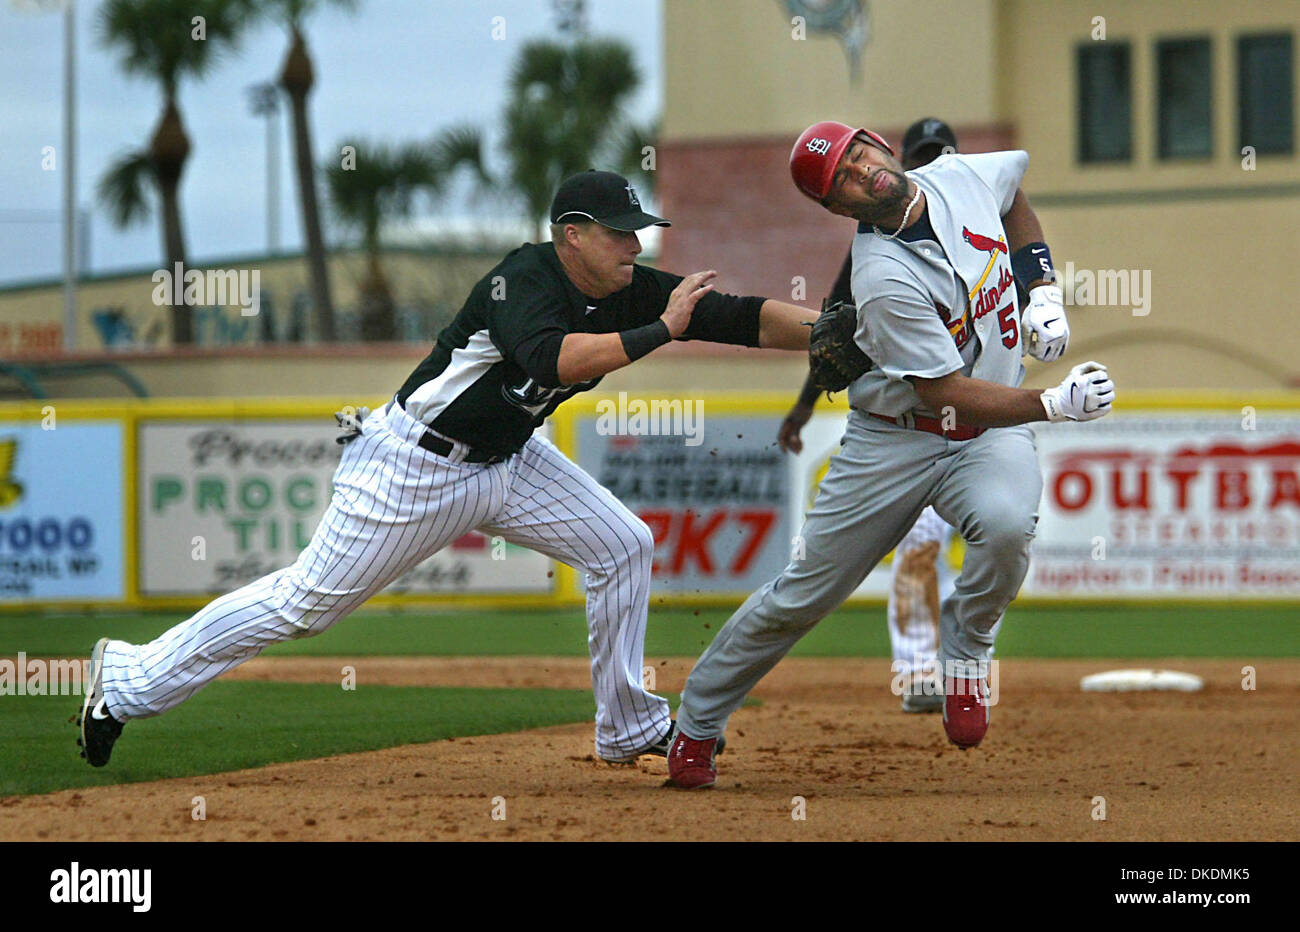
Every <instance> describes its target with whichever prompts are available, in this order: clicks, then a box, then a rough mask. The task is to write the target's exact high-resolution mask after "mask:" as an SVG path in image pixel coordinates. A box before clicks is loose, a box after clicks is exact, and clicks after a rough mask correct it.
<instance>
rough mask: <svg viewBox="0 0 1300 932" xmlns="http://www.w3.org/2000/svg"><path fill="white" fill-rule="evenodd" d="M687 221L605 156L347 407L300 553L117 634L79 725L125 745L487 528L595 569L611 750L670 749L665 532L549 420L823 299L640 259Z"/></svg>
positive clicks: (795, 340) (592, 605)
mask: <svg viewBox="0 0 1300 932" xmlns="http://www.w3.org/2000/svg"><path fill="white" fill-rule="evenodd" d="M652 224H653V225H659V226H667V225H668V221H666V220H663V219H661V218H659V217H655V216H652V215H651V214H648V213H646V212H645V211H643V210H642V209H641V205H640V203H639V201H638V200H637V196H636V192H635V191H634V190H633V188H632V186H631V185H630V184H628V182H627V179H625V178H623V177H621V176H619V175H616V174H614V173H612V172H597V171H589V172H584V173H582V174H579V175H575V176H573V177H571V178H569V179H568V180H566V181H565V182H564V183H563V184H562V185H561V186H560V189H559V191H558V192H557V193H556V196H555V200H554V202H553V204H552V208H551V242H549V243H543V244H528V245H524V246H521V247H519V248H518V249H516V250H514V251H513V252H511V253H510V254H509V255H508V256H506V257H505V259H503V260H502V261H501V262H500V263H498V264H497V266H496V267H495V268H493V269H492V270H491V271H490V272H488V274H487V275H485V276H484V277H483V279H482V280H481V281H479V283H478V284H477V285H475V286H474V289H473V290H472V291H471V292H470V295H469V298H468V299H467V300H466V302H465V305H464V307H462V308H461V310H460V312H459V313H458V314H457V315H456V317H455V319H454V320H453V321H452V322H451V324H450V325H448V326H447V327H446V328H445V329H444V330H443V331H442V332H441V333H440V334H439V335H438V339H437V343H436V345H435V346H434V348H433V351H432V352H431V353H430V354H429V355H428V357H427V358H425V359H424V361H423V362H421V363H420V364H419V366H417V367H416V369H415V371H414V372H413V373H412V374H411V376H410V378H408V379H407V380H406V382H405V384H403V385H402V387H401V389H400V390H399V391H398V392H397V394H396V396H395V397H394V398H393V400H392V401H390V402H388V403H387V404H386V405H384V406H383V408H381V409H380V410H379V411H376V412H375V413H373V414H369V412H365V411H364V409H362V411H361V413H360V416H359V417H352V418H348V419H346V424H345V426H347V427H348V433H347V434H346V435H345V438H340V439H341V440H343V439H346V440H347V442H346V443H345V445H344V447H343V453H342V457H341V459H340V462H339V466H338V469H337V471H336V472H335V474H334V494H333V497H332V499H331V501H330V504H329V506H328V508H327V509H326V511H325V514H324V516H323V517H322V518H321V522H320V525H319V526H318V527H317V529H316V532H315V535H314V536H313V537H312V540H311V543H310V544H309V545H308V547H307V549H306V550H304V551H303V553H302V554H301V555H300V556H299V557H298V560H297V562H295V563H294V564H293V565H292V566H289V567H286V568H285V569H282V570H279V571H277V572H274V573H271V574H270V575H268V576H265V577H263V578H262V579H259V580H257V581H256V582H253V583H251V584H249V585H247V586H245V587H244V588H242V589H239V590H237V591H235V592H232V593H230V594H228V595H225V596H222V597H221V598H219V599H217V600H216V601H214V602H212V603H210V604H209V605H208V606H206V607H205V608H203V609H201V610H200V611H199V612H198V613H197V614H195V615H194V616H193V617H191V618H189V619H187V620H186V621H184V622H182V623H181V624H179V625H177V626H176V627H174V628H172V629H171V630H169V631H167V632H165V633H164V634H162V635H161V636H160V637H158V638H157V639H155V640H154V641H152V642H150V643H148V644H142V645H135V644H129V643H127V642H125V641H117V640H110V639H108V638H103V639H101V640H100V641H99V642H98V643H97V644H96V645H95V648H94V651H93V653H92V656H91V673H90V685H89V687H88V688H87V689H86V699H85V702H84V704H83V707H82V714H81V717H80V722H79V724H80V728H81V737H80V739H79V742H78V743H80V744H81V745H82V748H83V751H82V753H83V755H84V756H85V757H86V759H87V760H88V761H89V762H90V763H91V764H92V765H94V766H97V767H98V766H103V765H104V764H105V763H107V762H108V759H109V754H110V752H111V750H112V747H113V743H114V742H115V741H116V740H117V737H118V735H119V734H120V733H121V730H122V726H123V724H124V723H125V722H127V721H129V720H130V719H133V718H143V717H146V716H151V715H159V714H161V713H162V712H165V711H167V710H168V709H170V708H172V707H173V706H175V705H177V704H179V703H180V702H182V701H184V700H185V699H187V698H188V697H190V696H192V695H193V694H194V693H195V692H197V691H198V690H199V689H201V688H202V687H203V686H204V685H206V684H207V683H208V682H210V681H211V680H212V679H214V678H215V677H217V676H218V675H220V674H221V673H223V672H225V671H226V670H229V669H231V668H232V667H235V666H237V665H238V664H240V663H243V662H244V661H245V660H248V659H249V658H251V657H253V656H255V655H256V654H258V653H260V652H261V651H262V650H263V649H265V648H266V647H269V646H270V645H272V644H275V643H277V642H280V641H285V640H289V639H291V638H300V637H307V636H310V635H314V634H319V633H321V632H322V631H324V630H326V629H327V628H329V627H330V626H331V625H333V624H334V623H335V622H337V621H339V620H340V619H342V618H344V617H345V616H347V615H348V614H349V613H351V612H352V611H354V610H355V609H356V608H358V607H359V606H360V605H361V604H362V603H364V602H365V601H366V599H368V598H370V596H372V595H374V594H375V593H376V592H378V591H379V590H381V589H382V588H383V587H384V586H386V585H387V584H388V583H390V582H391V581H392V580H394V579H396V578H397V577H398V576H400V575H402V574H403V573H405V572H406V571H407V570H409V569H410V568H411V567H413V566H415V565H416V564H417V563H420V562H421V561H423V560H425V559H426V558H428V557H429V556H431V555H433V554H434V553H436V552H438V551H439V550H441V549H442V548H443V547H445V546H446V545H447V544H449V543H450V542H451V541H453V540H455V539H456V538H458V537H460V536H461V535H463V534H465V533H466V532H467V531H471V530H474V529H477V530H479V531H482V532H483V533H484V534H488V535H490V536H499V537H502V538H504V539H505V540H507V541H510V542H512V543H515V544H520V545H522V546H525V547H529V548H531V549H533V550H536V551H539V552H541V553H544V554H547V555H548V556H551V557H553V558H555V559H557V560H560V561H562V562H564V563H567V564H569V565H570V566H573V567H575V568H578V569H581V570H583V571H585V572H586V582H587V622H588V627H589V638H588V643H589V646H590V650H591V680H592V687H593V690H594V692H595V696H596V753H597V754H598V755H599V756H600V757H601V758H603V759H606V760H610V761H627V760H632V759H633V758H635V757H637V756H638V755H640V754H647V753H658V754H661V755H663V754H666V751H667V741H668V737H669V734H670V733H671V730H672V725H671V722H670V719H669V717H668V703H667V701H666V700H664V699H662V698H660V697H659V696H655V695H653V694H651V693H649V692H647V691H646V690H645V689H644V688H643V687H642V684H641V675H642V663H643V658H642V646H643V642H644V638H645V626H646V615H647V611H648V608H649V601H650V565H651V556H652V553H653V550H654V540H653V537H652V535H651V533H650V530H649V528H648V527H647V526H646V524H645V522H643V521H641V520H640V519H639V518H638V517H637V516H636V515H634V514H633V513H632V512H630V511H629V510H628V509H627V508H626V507H625V506H624V505H623V504H622V503H621V502H620V501H619V500H618V499H617V498H615V497H614V495H613V494H612V493H611V492H610V491H609V490H608V489H606V488H604V487H603V486H601V485H600V483H598V482H597V481H596V480H595V479H593V478H592V477H591V476H590V475H588V474H587V473H586V472H584V471H583V470H582V469H580V468H578V466H577V465H575V464H574V463H573V462H572V461H570V460H569V459H568V458H567V457H566V456H564V454H562V453H561V452H560V451H559V450H558V449H556V448H555V446H554V445H553V444H551V443H550V442H549V441H547V440H545V439H544V438H542V437H540V436H536V435H535V434H534V431H535V430H536V428H537V427H539V426H540V425H541V424H542V422H543V421H544V420H545V419H546V417H547V415H549V414H550V413H551V412H552V411H554V410H555V408H556V407H557V406H558V405H559V404H560V403H561V402H562V401H564V400H565V399H566V398H569V397H570V396H572V395H573V394H574V393H576V392H580V391H586V390H588V389H590V388H593V387H595V385H596V384H597V383H598V382H599V381H600V379H601V377H602V376H604V375H605V374H606V373H608V372H612V371H614V370H615V369H620V368H622V367H623V366H626V365H628V364H629V363H631V362H633V361H635V360H637V359H639V358H641V357H642V356H644V355H646V354H647V353H649V352H651V351H652V350H654V349H655V348H657V347H659V346H662V345H664V344H665V343H668V342H669V341H670V340H673V339H685V340H709V341H713V342H719V343H734V344H741V345H746V346H762V347H772V348H779V349H791V350H807V348H808V334H809V328H808V327H807V326H803V324H805V323H808V322H811V321H812V320H813V319H814V318H815V316H816V315H815V314H814V313H813V312H811V311H808V310H805V309H803V308H800V307H796V306H794V305H791V304H784V303H782V302H779V301H773V300H767V299H764V298H758V297H736V296H733V295H727V294H721V293H718V292H716V291H715V290H714V285H713V280H714V278H715V276H716V273H715V272H713V271H704V272H696V273H694V274H692V275H687V276H686V277H685V278H683V277H681V276H677V275H672V274H669V273H668V272H661V271H658V270H656V269H651V268H647V267H645V266H641V265H637V264H636V258H637V256H638V254H639V253H640V252H641V244H640V242H639V240H638V238H637V234H636V231H637V230H640V229H643V228H645V227H647V226H650V225H652Z"/></svg>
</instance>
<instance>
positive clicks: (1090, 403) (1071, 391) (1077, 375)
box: [1039, 362, 1115, 421]
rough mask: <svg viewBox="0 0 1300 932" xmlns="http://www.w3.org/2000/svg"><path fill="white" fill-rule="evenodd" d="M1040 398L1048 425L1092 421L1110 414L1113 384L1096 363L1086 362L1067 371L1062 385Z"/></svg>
mask: <svg viewBox="0 0 1300 932" xmlns="http://www.w3.org/2000/svg"><path fill="white" fill-rule="evenodd" d="M1039 398H1040V399H1041V400H1042V402H1043V408H1044V409H1045V410H1046V411H1047V419H1048V420H1049V421H1095V420H1096V419H1097V418H1099V417H1102V416H1103V415H1105V414H1107V413H1109V412H1110V404H1111V402H1112V401H1114V400H1115V383H1114V382H1112V381H1111V380H1110V373H1109V372H1107V371H1106V367H1105V366H1103V365H1102V364H1101V363H1099V362H1085V363H1082V364H1080V365H1077V366H1075V367H1074V368H1073V369H1071V370H1070V374H1069V375H1067V376H1066V377H1065V381H1064V382H1062V383H1061V384H1060V385H1058V386H1057V387H1056V388H1049V389H1048V390H1047V391H1045V392H1043V394H1042V395H1040V396H1039Z"/></svg>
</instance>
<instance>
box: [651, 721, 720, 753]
mask: <svg viewBox="0 0 1300 932" xmlns="http://www.w3.org/2000/svg"><path fill="white" fill-rule="evenodd" d="M675 734H677V722H676V720H674V719H669V720H668V734H667V735H665V736H664V737H663V739H662V740H659V741H656V742H655V743H654V744H652V745H650V747H648V748H646V749H645V750H644V751H642V752H641V753H642V754H653V755H654V756H655V757H667V756H668V752H669V751H671V750H672V747H673V735H675ZM726 746H727V739H726V738H725V737H719V738H718V744H717V747H716V748H715V749H714V751H713V753H714V754H721V753H722V749H723V748H725V747H726Z"/></svg>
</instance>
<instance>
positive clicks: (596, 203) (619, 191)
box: [551, 168, 672, 232]
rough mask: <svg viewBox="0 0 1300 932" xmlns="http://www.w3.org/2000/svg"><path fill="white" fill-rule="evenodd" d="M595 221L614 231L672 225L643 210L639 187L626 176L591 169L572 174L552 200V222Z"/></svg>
mask: <svg viewBox="0 0 1300 932" xmlns="http://www.w3.org/2000/svg"><path fill="white" fill-rule="evenodd" d="M566 220H567V221H570V222H572V221H575V220H595V221H596V222H597V223H599V224H600V225H601V226H607V227H609V228H610V229H612V230H622V231H624V232H627V231H630V230H640V229H642V228H643V227H648V226H658V227H668V226H672V224H671V223H669V222H668V221H667V220H665V219H664V218H663V217H656V216H655V215H654V214H648V213H646V212H645V211H644V210H642V209H641V201H640V199H639V198H638V197H637V196H636V190H635V189H634V188H633V187H632V185H631V183H630V182H629V181H628V180H627V179H626V178H624V177H623V176H622V175H619V174H615V173H614V172H598V171H596V170H595V169H594V168H589V169H587V171H585V172H580V173H578V174H576V175H572V176H570V177H568V178H566V179H564V182H563V183H562V184H561V185H560V190H558V191H556V192H555V200H553V201H552V202H551V223H564V222H565V221H566Z"/></svg>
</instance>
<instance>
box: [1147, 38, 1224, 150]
mask: <svg viewBox="0 0 1300 932" xmlns="http://www.w3.org/2000/svg"><path fill="white" fill-rule="evenodd" d="M1156 68H1157V82H1156V83H1157V93H1158V94H1159V101H1158V106H1157V112H1158V117H1157V121H1158V125H1159V128H1160V139H1159V151H1160V157H1161V158H1162V159H1180V158H1197V157H1208V156H1209V155H1210V150H1211V138H1210V40H1209V39H1172V40H1166V41H1163V42H1159V43H1157V44H1156Z"/></svg>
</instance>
